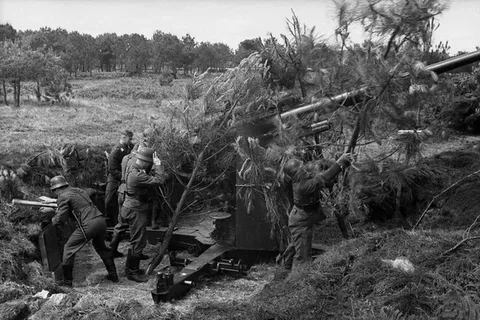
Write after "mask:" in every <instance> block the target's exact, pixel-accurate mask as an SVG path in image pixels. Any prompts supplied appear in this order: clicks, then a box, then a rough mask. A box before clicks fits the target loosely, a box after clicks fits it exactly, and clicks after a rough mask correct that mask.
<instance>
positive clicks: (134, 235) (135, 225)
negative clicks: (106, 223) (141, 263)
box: [115, 207, 151, 256]
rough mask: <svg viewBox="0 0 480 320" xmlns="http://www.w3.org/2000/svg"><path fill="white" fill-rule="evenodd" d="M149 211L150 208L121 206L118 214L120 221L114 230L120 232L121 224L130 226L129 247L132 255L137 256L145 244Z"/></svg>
mask: <svg viewBox="0 0 480 320" xmlns="http://www.w3.org/2000/svg"><path fill="white" fill-rule="evenodd" d="M149 211H151V210H149V209H147V210H145V209H143V210H142V209H132V208H126V207H122V211H121V212H120V216H119V218H120V219H121V221H119V223H117V225H116V226H115V229H116V230H115V232H118V231H120V232H121V231H122V226H127V225H128V226H129V227H130V249H131V250H132V254H133V255H134V256H139V255H140V254H141V253H142V251H143V249H144V248H145V246H146V245H147V225H148V216H149ZM117 226H118V229H117Z"/></svg>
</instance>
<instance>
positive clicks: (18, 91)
mask: <svg viewBox="0 0 480 320" xmlns="http://www.w3.org/2000/svg"><path fill="white" fill-rule="evenodd" d="M16 86H17V101H16V103H15V107H20V79H17V82H16Z"/></svg>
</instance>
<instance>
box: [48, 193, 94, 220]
mask: <svg viewBox="0 0 480 320" xmlns="http://www.w3.org/2000/svg"><path fill="white" fill-rule="evenodd" d="M90 193H91V192H90ZM90 193H89V192H87V191H85V190H82V189H79V188H73V187H67V188H66V189H65V191H63V192H62V193H61V194H60V195H59V196H58V199H57V205H58V207H57V212H56V214H55V216H54V217H53V218H52V222H53V224H58V223H59V222H61V221H64V220H65V219H66V218H68V217H72V218H73V219H74V220H75V222H76V224H77V226H78V227H80V228H82V229H83V228H85V227H86V226H87V225H88V223H89V222H90V221H91V220H93V219H94V218H97V217H99V216H102V213H101V212H100V210H98V209H97V207H95V205H94V204H93V202H92V200H91V199H90V195H91V194H90Z"/></svg>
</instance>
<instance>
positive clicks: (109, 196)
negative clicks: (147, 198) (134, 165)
mask: <svg viewBox="0 0 480 320" xmlns="http://www.w3.org/2000/svg"><path fill="white" fill-rule="evenodd" d="M132 138H133V133H132V132H131V131H129V130H125V131H124V132H122V135H121V137H120V143H119V144H118V145H116V146H115V147H114V148H113V150H112V152H110V155H109V156H108V176H107V186H106V189H105V216H106V217H107V219H108V220H109V221H110V222H111V223H113V224H114V223H116V221H115V220H116V218H117V215H118V199H117V190H118V187H119V186H120V182H121V179H122V171H121V170H122V169H121V163H122V159H123V157H124V156H126V155H127V154H129V153H130V152H131V151H132V149H133V144H132Z"/></svg>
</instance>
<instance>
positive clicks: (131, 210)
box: [120, 148, 165, 282]
mask: <svg viewBox="0 0 480 320" xmlns="http://www.w3.org/2000/svg"><path fill="white" fill-rule="evenodd" d="M135 159H136V160H135V163H134V164H133V165H132V167H131V168H130V169H129V170H128V171H126V173H125V193H126V196H125V201H124V202H123V206H122V211H121V213H120V215H121V220H122V221H123V222H127V223H128V224H129V226H130V249H129V250H128V255H127V261H126V264H125V273H126V274H127V278H128V279H130V280H133V281H137V282H146V281H147V280H148V279H147V278H146V277H145V275H144V273H143V272H142V270H141V269H140V259H141V257H142V254H143V252H142V251H143V249H144V248H145V246H146V244H147V239H146V229H147V224H148V216H149V212H151V210H152V208H151V203H152V189H153V188H155V187H158V186H160V185H161V184H162V183H164V181H165V174H164V171H163V170H162V168H161V161H160V159H158V157H157V156H156V154H155V153H154V150H153V149H151V148H142V149H140V150H138V151H137V152H136V153H135Z"/></svg>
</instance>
